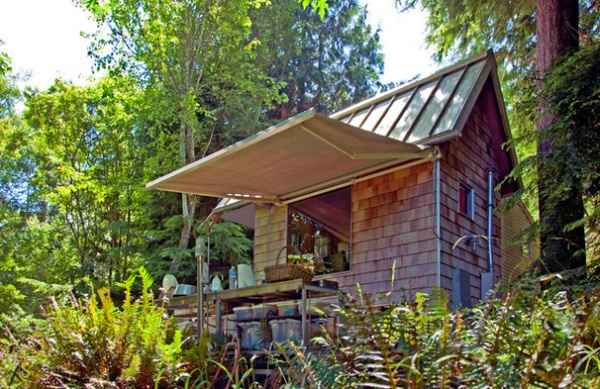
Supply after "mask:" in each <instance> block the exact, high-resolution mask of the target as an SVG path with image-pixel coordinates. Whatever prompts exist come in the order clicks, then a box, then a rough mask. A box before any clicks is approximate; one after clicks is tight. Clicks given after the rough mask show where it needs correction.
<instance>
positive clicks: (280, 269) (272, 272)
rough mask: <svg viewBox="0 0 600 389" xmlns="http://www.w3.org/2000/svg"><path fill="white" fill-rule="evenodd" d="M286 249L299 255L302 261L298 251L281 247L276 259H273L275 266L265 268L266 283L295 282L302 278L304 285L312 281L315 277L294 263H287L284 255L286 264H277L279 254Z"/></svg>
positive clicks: (289, 247) (291, 247) (292, 247)
mask: <svg viewBox="0 0 600 389" xmlns="http://www.w3.org/2000/svg"><path fill="white" fill-rule="evenodd" d="M286 249H291V250H294V251H295V252H297V253H298V254H300V260H301V261H302V253H301V252H300V251H298V249H297V248H295V247H294V246H283V247H282V248H281V250H279V252H278V253H277V257H276V258H275V265H272V266H267V267H265V278H266V279H267V282H278V281H288V280H295V279H298V278H302V280H303V281H304V282H305V283H309V282H310V281H312V279H313V277H314V276H315V275H314V274H313V273H312V272H311V271H309V270H306V269H305V268H303V267H302V266H300V265H297V264H295V263H288V262H287V255H286V263H282V264H280V263H279V257H280V256H281V253H282V252H284V251H285V250H286Z"/></svg>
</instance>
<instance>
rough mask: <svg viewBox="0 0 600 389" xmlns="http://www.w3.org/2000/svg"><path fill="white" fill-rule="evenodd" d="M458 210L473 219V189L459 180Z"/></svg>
mask: <svg viewBox="0 0 600 389" xmlns="http://www.w3.org/2000/svg"><path fill="white" fill-rule="evenodd" d="M458 211H459V212H460V213H461V214H463V215H465V216H467V217H468V218H469V219H471V220H475V190H474V189H473V188H472V187H471V186H469V185H467V184H465V183H463V182H461V183H459V188H458Z"/></svg>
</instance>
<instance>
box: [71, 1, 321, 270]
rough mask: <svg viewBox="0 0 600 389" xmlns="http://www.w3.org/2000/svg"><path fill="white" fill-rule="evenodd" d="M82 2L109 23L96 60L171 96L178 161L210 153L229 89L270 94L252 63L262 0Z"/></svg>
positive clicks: (192, 207)
mask: <svg viewBox="0 0 600 389" xmlns="http://www.w3.org/2000/svg"><path fill="white" fill-rule="evenodd" d="M80 4H82V5H83V6H84V7H86V9H88V10H89V11H90V12H91V13H92V15H93V17H94V18H95V20H96V21H97V22H98V24H99V25H100V26H101V27H104V28H105V30H102V29H101V30H99V31H98V32H97V33H96V34H95V35H94V43H93V44H92V47H91V52H92V53H93V55H95V56H96V60H97V63H98V65H99V66H102V67H108V68H111V69H112V70H113V71H114V70H126V71H130V72H132V73H134V74H136V75H137V76H138V77H140V78H141V79H143V80H145V81H147V82H148V83H149V84H154V85H159V86H160V87H161V88H162V91H163V93H162V96H161V98H162V99H164V100H166V101H168V104H161V106H162V107H163V108H167V110H166V111H163V113H164V114H165V115H166V116H167V117H175V118H176V120H177V121H178V127H179V130H178V144H179V163H180V166H182V165H185V164H189V163H192V162H194V161H195V160H196V159H197V158H198V156H199V155H200V156H201V155H202V154H203V153H204V152H206V150H207V149H208V147H207V143H209V142H210V138H211V130H212V129H211V126H210V124H211V123H210V122H211V119H212V118H213V116H214V114H215V109H219V108H220V107H221V105H223V104H226V102H227V99H228V98H229V96H230V95H231V93H233V92H235V93H237V94H238V95H250V98H251V99H253V100H258V101H262V100H267V99H268V98H270V96H271V95H272V92H271V90H270V89H269V88H268V86H267V87H264V86H263V85H261V84H260V83H259V82H258V74H257V73H256V72H255V70H254V69H252V68H251V67H249V66H248V59H249V58H250V55H251V51H250V50H249V48H248V47H247V46H246V38H247V35H248V31H249V27H250V21H249V19H248V10H249V8H250V7H252V6H260V5H261V4H262V1H258V2H253V1H249V0H218V1H213V0H186V1H155V0H143V1H136V0H121V1H102V0H98V1H87V0H85V1H83V0H81V1H80ZM315 4H318V3H315ZM107 50H108V54H107ZM216 69H218V71H216ZM211 75H212V76H213V77H211ZM228 92H229V93H228ZM212 98H216V99H218V101H217V102H215V101H214V100H211V99H212ZM213 107H216V108H215V109H212V108H213ZM201 119H208V122H209V123H207V122H206V121H202V120H201ZM181 200H182V214H183V226H182V229H181V237H180V240H179V249H180V250H182V251H183V250H185V249H186V248H187V247H188V243H189V240H190V236H191V229H192V226H193V224H194V217H195V213H196V210H197V206H198V197H197V196H196V195H192V194H183V195H182V197H181ZM181 260H182V257H181V256H177V257H176V258H174V260H173V262H172V265H171V270H173V271H174V270H176V269H177V268H178V267H179V264H180V263H181Z"/></svg>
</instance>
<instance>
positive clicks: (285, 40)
mask: <svg viewBox="0 0 600 389" xmlns="http://www.w3.org/2000/svg"><path fill="white" fill-rule="evenodd" d="M327 3H328V11H327V17H325V18H323V19H319V18H318V17H317V16H316V15H314V14H311V13H307V12H305V11H303V10H302V8H301V7H300V5H299V4H298V3H297V2H296V1H294V0H277V1H273V5H272V6H270V7H264V8H261V9H259V10H255V11H253V12H252V13H251V15H252V20H253V24H252V37H253V38H254V39H255V40H256V41H257V42H258V46H257V47H256V52H257V61H256V62H257V66H259V67H260V68H261V69H262V71H263V72H264V73H265V74H266V75H268V76H269V77H271V78H273V79H274V80H276V81H277V82H280V83H282V84H283V87H282V92H283V93H285V96H286V101H284V102H282V103H280V104H277V105H276V106H275V107H273V108H272V109H270V111H269V112H268V116H269V118H270V119H273V120H282V119H287V118H288V117H290V116H293V115H295V114H297V113H300V112H303V111H305V110H307V109H310V108H316V109H317V110H318V111H319V112H323V113H327V112H335V111H336V110H339V109H342V108H345V107H347V106H349V105H351V104H352V103H356V102H358V101H361V100H363V99H365V98H367V97H370V96H372V95H373V94H374V92H375V91H376V89H378V88H380V87H381V84H380V83H379V74H381V72H382V71H383V55H382V54H381V52H380V44H379V31H372V30H371V27H370V26H369V25H368V23H367V11H366V9H365V8H364V7H362V6H361V5H360V4H359V2H358V1H356V0H335V1H328V2H327Z"/></svg>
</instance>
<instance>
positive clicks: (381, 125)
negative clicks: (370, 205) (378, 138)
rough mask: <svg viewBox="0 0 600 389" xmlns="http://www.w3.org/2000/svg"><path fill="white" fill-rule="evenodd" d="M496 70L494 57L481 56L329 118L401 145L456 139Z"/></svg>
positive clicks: (427, 143)
mask: <svg viewBox="0 0 600 389" xmlns="http://www.w3.org/2000/svg"><path fill="white" fill-rule="evenodd" d="M495 69H496V62H495V59H494V56H493V54H492V53H491V52H485V53H482V54H480V55H477V56H475V57H471V58H469V59H467V60H465V61H462V62H460V63H457V64H456V65H453V66H452V67H449V68H445V69H442V70H440V71H438V72H437V73H435V74H433V75H432V76H429V77H427V78H424V79H422V80H418V81H415V82H412V83H410V84H407V85H402V86H400V87H398V88H395V89H393V90H391V91H389V92H387V93H385V94H382V95H380V96H376V97H374V98H372V99H369V100H366V101H364V102H361V103H359V104H356V105H355V106H352V107H350V108H347V109H345V110H343V111H340V112H338V113H335V114H333V115H331V117H332V118H334V119H337V120H340V121H342V122H344V123H348V124H350V125H352V126H355V127H358V128H361V129H363V130H365V131H368V132H371V133H374V134H378V135H382V136H385V137H388V138H391V139H395V140H399V141H401V142H407V143H410V144H419V145H434V144H438V143H441V142H443V141H445V140H447V139H448V138H453V137H458V136H460V132H461V130H462V128H463V126H464V124H465V122H466V119H467V117H468V115H469V113H470V112H471V108H472V107H473V105H474V104H475V101H476V100H477V97H478V96H479V92H481V89H482V88H483V85H484V83H485V81H486V80H487V79H488V76H489V75H490V73H491V71H492V70H495ZM499 101H502V100H499ZM506 124H507V123H506Z"/></svg>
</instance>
